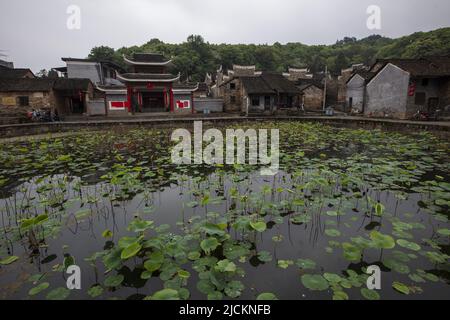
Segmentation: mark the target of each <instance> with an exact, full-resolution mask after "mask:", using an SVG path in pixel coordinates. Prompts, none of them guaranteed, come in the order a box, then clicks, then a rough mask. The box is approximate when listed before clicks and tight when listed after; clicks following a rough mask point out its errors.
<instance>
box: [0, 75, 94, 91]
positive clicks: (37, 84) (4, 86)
mask: <svg viewBox="0 0 450 320" xmlns="http://www.w3.org/2000/svg"><path fill="white" fill-rule="evenodd" d="M89 83H91V81H90V80H89V79H65V78H58V79H27V78H23V79H8V80H5V79H0V92H48V91H51V90H53V89H54V90H74V91H75V90H86V89H87V88H88V86H89Z"/></svg>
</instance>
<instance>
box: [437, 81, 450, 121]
mask: <svg viewBox="0 0 450 320" xmlns="http://www.w3.org/2000/svg"><path fill="white" fill-rule="evenodd" d="M439 96H440V100H439V107H440V108H441V110H442V111H444V112H445V113H446V114H450V77H449V78H444V79H441V83H440V86H439Z"/></svg>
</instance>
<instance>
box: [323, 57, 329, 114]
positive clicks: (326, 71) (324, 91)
mask: <svg viewBox="0 0 450 320" xmlns="http://www.w3.org/2000/svg"><path fill="white" fill-rule="evenodd" d="M327 77H328V66H327V65H326V66H325V85H324V88H323V107H322V108H323V112H325V106H326V100H327Z"/></svg>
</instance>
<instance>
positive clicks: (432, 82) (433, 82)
mask: <svg viewBox="0 0 450 320" xmlns="http://www.w3.org/2000/svg"><path fill="white" fill-rule="evenodd" d="M411 81H412V82H414V83H415V85H416V90H415V93H414V95H413V96H409V95H408V101H407V104H406V112H407V114H408V115H409V116H410V117H411V116H413V115H414V114H415V113H416V112H417V110H421V111H425V112H427V111H428V100H429V99H430V98H439V79H428V84H427V85H424V84H423V79H411ZM418 93H419V94H420V93H425V100H424V102H423V104H416V102H417V101H416V95H417V94H418Z"/></svg>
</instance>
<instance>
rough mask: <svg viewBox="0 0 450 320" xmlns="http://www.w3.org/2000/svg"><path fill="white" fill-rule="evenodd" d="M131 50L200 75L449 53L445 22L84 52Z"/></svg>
mask: <svg viewBox="0 0 450 320" xmlns="http://www.w3.org/2000/svg"><path fill="white" fill-rule="evenodd" d="M133 52H154V53H162V54H164V55H165V56H166V57H173V61H174V63H175V70H173V72H181V73H182V76H183V78H184V79H186V77H189V78H190V80H192V81H203V80H204V77H205V74H206V72H214V71H215V70H216V69H217V68H218V66H220V65H222V66H223V67H224V68H230V67H231V66H232V64H241V65H253V64H255V65H256V66H257V68H258V69H260V70H270V71H286V70H287V68H288V67H289V66H290V67H308V68H310V69H311V70H312V71H318V70H323V68H324V67H325V65H327V66H328V68H329V69H330V70H331V72H333V73H334V74H338V73H339V71H340V70H341V69H342V68H346V67H348V66H350V65H351V64H353V63H365V64H370V63H372V62H373V61H374V60H375V59H377V58H392V57H400V58H416V57H420V56H426V55H448V54H450V28H443V29H438V30H434V31H430V32H417V33H414V34H411V35H409V36H405V37H401V38H398V39H390V38H386V37H382V36H379V35H372V36H369V37H367V38H364V39H360V40H358V39H356V38H349V37H346V38H344V39H343V40H340V41H337V42H336V43H335V44H333V45H313V46H308V45H305V44H301V43H287V44H280V43H275V44H273V45H254V44H237V45H229V44H211V43H208V42H206V41H205V40H204V39H203V38H202V37H201V36H198V35H195V36H189V37H188V39H187V41H186V42H183V43H181V44H168V43H164V42H162V41H160V40H158V39H152V40H150V41H149V42H147V43H146V44H144V45H142V46H133V47H130V48H125V47H123V48H120V49H118V50H114V49H112V48H109V47H105V46H100V47H96V48H93V49H92V51H91V53H90V55H89V57H90V58H100V59H112V60H113V61H115V62H116V63H118V64H123V59H122V55H123V54H126V55H131V54H132V53H133Z"/></svg>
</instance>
